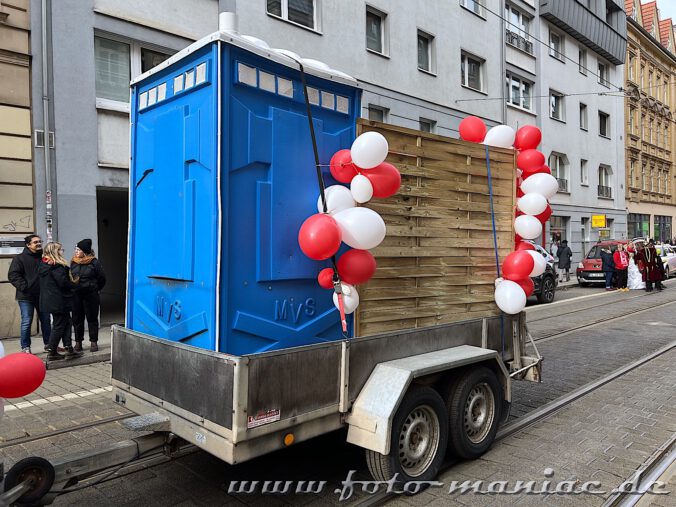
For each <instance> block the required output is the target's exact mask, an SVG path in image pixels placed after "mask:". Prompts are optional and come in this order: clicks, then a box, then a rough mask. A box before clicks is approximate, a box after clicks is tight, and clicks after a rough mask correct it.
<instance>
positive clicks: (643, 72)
mask: <svg viewBox="0 0 676 507" xmlns="http://www.w3.org/2000/svg"><path fill="white" fill-rule="evenodd" d="M644 79H645V65H641V88H643V83H644Z"/></svg>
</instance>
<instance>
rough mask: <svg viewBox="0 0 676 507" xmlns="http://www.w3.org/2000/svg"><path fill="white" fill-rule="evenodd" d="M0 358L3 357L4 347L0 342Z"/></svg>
mask: <svg viewBox="0 0 676 507" xmlns="http://www.w3.org/2000/svg"><path fill="white" fill-rule="evenodd" d="M0 357H5V346H4V345H3V344H2V341H0Z"/></svg>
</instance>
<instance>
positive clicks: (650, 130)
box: [648, 118, 653, 144]
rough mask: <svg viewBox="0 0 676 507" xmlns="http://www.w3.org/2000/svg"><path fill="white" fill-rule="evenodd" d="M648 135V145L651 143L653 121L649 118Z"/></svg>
mask: <svg viewBox="0 0 676 507" xmlns="http://www.w3.org/2000/svg"><path fill="white" fill-rule="evenodd" d="M648 134H649V136H650V138H649V139H650V143H651V144H652V143H653V119H652V118H650V121H648Z"/></svg>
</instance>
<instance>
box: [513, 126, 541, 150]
mask: <svg viewBox="0 0 676 507" xmlns="http://www.w3.org/2000/svg"><path fill="white" fill-rule="evenodd" d="M541 141H542V132H540V129H539V128H537V127H536V126H535V125H525V126H523V127H521V128H520V129H519V130H517V131H516V137H515V138H514V147H515V148H516V149H517V150H534V149H535V148H537V147H538V145H539V144H540V142H541Z"/></svg>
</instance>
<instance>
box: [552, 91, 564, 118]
mask: <svg viewBox="0 0 676 507" xmlns="http://www.w3.org/2000/svg"><path fill="white" fill-rule="evenodd" d="M549 117H550V118H553V119H555V120H559V121H566V117H565V109H564V97H563V95H561V94H560V93H558V92H555V91H552V90H549Z"/></svg>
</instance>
